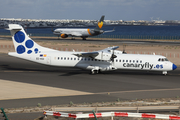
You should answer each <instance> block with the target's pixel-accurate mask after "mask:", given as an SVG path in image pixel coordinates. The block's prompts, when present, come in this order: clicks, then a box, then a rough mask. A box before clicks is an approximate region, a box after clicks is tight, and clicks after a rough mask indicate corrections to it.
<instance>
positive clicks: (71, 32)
mask: <svg viewBox="0 0 180 120" xmlns="http://www.w3.org/2000/svg"><path fill="white" fill-rule="evenodd" d="M103 22H104V16H102V17H101V19H100V20H99V22H98V25H97V27H96V28H95V29H74V28H71V29H70V28H69V29H68V28H64V29H63V28H58V29H55V30H54V32H53V34H54V35H57V36H58V37H59V36H61V38H67V37H68V36H72V37H73V38H72V39H74V37H81V38H82V39H83V40H86V38H87V37H89V36H96V35H99V34H102V33H105V32H112V31H114V30H109V31H103V30H102V29H101V28H102V26H103Z"/></svg>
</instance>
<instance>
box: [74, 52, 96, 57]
mask: <svg viewBox="0 0 180 120" xmlns="http://www.w3.org/2000/svg"><path fill="white" fill-rule="evenodd" d="M73 55H75V56H78V57H90V58H95V57H96V56H98V55H99V52H86V53H78V54H73Z"/></svg>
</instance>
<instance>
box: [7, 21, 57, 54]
mask: <svg viewBox="0 0 180 120" xmlns="http://www.w3.org/2000/svg"><path fill="white" fill-rule="evenodd" d="M8 30H10V31H11V35H12V40H13V43H14V48H15V51H16V53H17V54H24V55H25V54H26V55H28V54H37V53H39V52H40V51H55V50H52V49H49V48H45V47H42V46H40V45H38V44H36V43H35V42H34V41H33V40H32V39H31V38H29V36H28V35H27V34H26V32H25V31H24V29H23V27H22V26H21V25H18V24H9V29H8Z"/></svg>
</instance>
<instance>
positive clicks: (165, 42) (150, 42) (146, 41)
mask: <svg viewBox="0 0 180 120" xmlns="http://www.w3.org/2000/svg"><path fill="white" fill-rule="evenodd" d="M31 38H32V39H33V40H34V41H61V42H65V43H81V44H84V43H94V44H104V43H106V44H109V45H114V44H142V45H176V46H177V45H180V40H153V39H152V40H150V39H142V40H141V39H119V40H118V39H113V38H97V39H96V38H91V37H89V38H87V39H86V40H82V39H81V38H79V37H75V40H72V39H71V37H68V38H59V39H58V37H35V36H34V37H31ZM0 39H6V40H12V38H11V37H0Z"/></svg>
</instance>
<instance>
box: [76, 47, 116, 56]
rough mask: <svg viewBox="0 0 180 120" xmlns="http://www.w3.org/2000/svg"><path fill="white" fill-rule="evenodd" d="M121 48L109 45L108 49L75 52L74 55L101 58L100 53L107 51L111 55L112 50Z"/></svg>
mask: <svg viewBox="0 0 180 120" xmlns="http://www.w3.org/2000/svg"><path fill="white" fill-rule="evenodd" d="M117 48H119V46H113V47H108V48H106V49H103V50H99V51H95V52H85V53H77V54H76V53H75V54H73V55H75V56H77V57H90V58H95V59H99V55H100V54H101V53H107V54H110V56H111V54H112V53H111V50H115V49H117Z"/></svg>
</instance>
